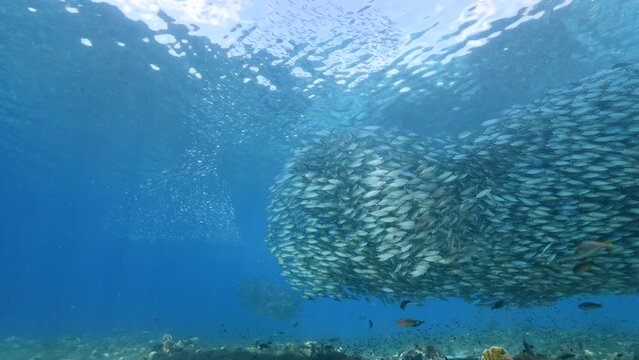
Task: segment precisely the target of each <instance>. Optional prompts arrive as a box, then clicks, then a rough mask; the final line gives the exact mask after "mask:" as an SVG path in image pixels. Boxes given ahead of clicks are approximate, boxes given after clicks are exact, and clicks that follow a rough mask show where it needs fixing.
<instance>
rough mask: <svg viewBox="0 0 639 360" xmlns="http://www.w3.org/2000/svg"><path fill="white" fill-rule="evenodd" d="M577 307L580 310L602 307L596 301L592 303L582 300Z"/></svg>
mask: <svg viewBox="0 0 639 360" xmlns="http://www.w3.org/2000/svg"><path fill="white" fill-rule="evenodd" d="M578 307H579V308H580V309H581V310H586V311H587V310H597V309H601V308H602V307H603V305H601V304H597V303H593V302H583V303H581V304H579V305H578Z"/></svg>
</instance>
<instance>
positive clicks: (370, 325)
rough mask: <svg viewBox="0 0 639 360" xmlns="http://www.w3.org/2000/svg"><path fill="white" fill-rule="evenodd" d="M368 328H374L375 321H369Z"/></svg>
mask: <svg viewBox="0 0 639 360" xmlns="http://www.w3.org/2000/svg"><path fill="white" fill-rule="evenodd" d="M368 327H369V328H372V327H373V320H371V319H368Z"/></svg>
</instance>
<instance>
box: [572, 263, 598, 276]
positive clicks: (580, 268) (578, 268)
mask: <svg viewBox="0 0 639 360" xmlns="http://www.w3.org/2000/svg"><path fill="white" fill-rule="evenodd" d="M594 265H595V262H594V261H592V260H590V261H584V262H580V263H579V264H577V265H575V267H573V268H572V272H573V273H574V274H581V273H583V272H586V271H588V270H590V269H592V267H593V266H594Z"/></svg>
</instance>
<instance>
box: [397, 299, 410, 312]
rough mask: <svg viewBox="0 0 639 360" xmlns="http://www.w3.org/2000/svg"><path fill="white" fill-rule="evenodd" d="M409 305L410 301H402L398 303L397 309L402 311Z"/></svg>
mask: <svg viewBox="0 0 639 360" xmlns="http://www.w3.org/2000/svg"><path fill="white" fill-rule="evenodd" d="M409 303H410V300H408V299H406V300H404V301H402V302H401V303H399V308H400V309H402V310H404V309H406V305H408V304H409Z"/></svg>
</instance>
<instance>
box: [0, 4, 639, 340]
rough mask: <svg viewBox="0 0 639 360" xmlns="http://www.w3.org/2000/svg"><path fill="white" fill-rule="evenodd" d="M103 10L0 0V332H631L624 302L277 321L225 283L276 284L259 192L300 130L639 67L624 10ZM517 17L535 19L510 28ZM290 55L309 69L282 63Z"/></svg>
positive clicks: (311, 313)
mask: <svg viewBox="0 0 639 360" xmlns="http://www.w3.org/2000/svg"><path fill="white" fill-rule="evenodd" d="M112 3H113V4H119V5H120V8H118V7H116V6H114V5H113V4H108V3H94V2H91V1H66V2H65V1H53V0H29V1H4V2H2V4H0V34H1V35H0V174H1V176H0V219H1V226H0V337H6V336H14V335H18V336H24V337H38V336H45V337H46V336H56V335H59V334H74V333H94V334H104V333H109V332H111V331H113V330H114V329H120V330H130V331H142V330H151V331H157V332H171V333H174V334H179V335H184V336H188V335H190V334H197V335H198V336H201V337H204V338H211V339H218V340H219V339H222V340H224V339H228V340H229V341H233V340H237V339H241V338H242V337H243V336H244V337H246V338H248V339H254V338H257V337H265V336H269V335H270V334H272V333H274V332H278V331H284V332H285V334H286V336H290V337H292V338H297V339H304V338H308V337H315V338H321V337H336V336H338V337H366V336H373V335H385V334H393V333H396V332H397V331H398V330H397V329H396V327H395V324H394V321H395V320H396V319H398V318H400V317H404V316H406V315H408V316H410V317H413V318H420V319H424V320H426V321H427V323H426V324H427V325H426V326H425V327H424V328H422V329H423V330H421V331H433V332H434V331H445V330H459V331H462V330H464V329H470V328H473V329H475V328H478V327H479V328H482V327H491V326H492V327H494V326H499V327H504V328H509V327H541V326H550V327H553V328H571V329H574V328H578V327H586V328H588V327H593V328H597V329H604V328H607V327H612V328H625V327H627V328H634V329H637V326H638V324H639V321H638V320H639V312H638V311H636V309H638V308H639V307H638V306H639V299H638V298H637V296H624V297H613V296H603V297H602V296H599V297H594V296H593V297H588V298H586V299H584V298H579V299H567V300H566V301H563V302H560V303H558V304H556V305H555V306H552V307H548V308H537V309H525V310H517V309H505V310H503V311H491V310H488V309H485V308H478V307H476V306H474V305H470V304H466V303H464V302H463V301H461V300H458V299H448V300H432V301H428V302H427V303H426V304H425V306H423V307H412V308H409V310H407V311H404V312H402V311H401V310H400V309H399V307H398V306H397V305H383V304H381V303H379V302H378V301H376V300H374V299H373V300H372V302H371V303H368V302H366V301H365V300H364V299H362V300H361V301H345V302H335V301H332V300H328V299H317V300H314V301H305V302H304V303H303V311H302V313H301V314H300V315H299V316H297V317H293V318H290V319H285V320H272V319H268V318H266V317H264V316H261V315H259V314H255V313H252V312H250V311H248V310H247V309H246V308H245V307H244V306H243V305H242V303H241V301H240V300H239V299H238V297H237V294H236V293H237V285H238V283H239V282H240V281H242V280H245V279H256V278H257V279H268V280H272V281H276V282H281V283H282V284H285V280H284V278H283V277H282V276H281V275H280V274H279V267H278V265H277V263H276V261H275V258H274V256H272V255H271V254H270V252H269V251H268V249H267V247H266V244H265V243H264V241H263V239H264V234H265V231H266V225H267V224H266V207H267V204H268V188H269V186H271V185H272V182H273V179H274V178H275V177H276V176H277V175H278V174H279V173H280V171H281V169H282V167H283V164H284V162H285V161H287V159H288V158H289V156H290V155H291V153H292V149H293V148H294V147H295V146H297V145H299V144H300V143H301V142H302V140H305V139H306V140H307V139H312V138H313V137H314V136H316V135H315V134H316V133H317V132H318V131H322V130H330V129H334V128H339V127H348V126H359V125H371V124H381V125H383V126H388V127H393V128H402V129H404V130H405V131H413V132H416V133H418V134H426V135H429V136H433V135H446V134H456V133H458V132H459V131H461V130H467V129H472V128H473V127H475V126H477V125H478V124H479V123H481V122H482V121H484V120H486V119H489V118H490V117H491V116H495V115H496V114H498V113H499V112H500V111H502V110H504V109H506V108H508V107H509V106H511V105H513V104H525V103H528V102H530V101H533V100H534V99H536V98H538V97H539V96H540V95H542V94H543V91H544V90H546V89H549V88H554V87H559V86H564V85H566V84H569V83H570V81H573V80H576V79H578V78H579V77H582V76H585V75H588V74H591V73H593V72H595V71H598V70H600V69H604V68H608V67H610V66H611V65H613V64H616V63H620V62H636V61H637V58H638V56H639V35H638V34H639V32H638V31H637V30H639V29H638V25H637V23H636V18H637V15H639V4H637V3H636V2H632V1H621V0H618V1H615V0H606V1H598V2H589V1H575V2H572V3H570V2H566V4H567V5H566V6H565V7H561V8H558V9H556V10H554V9H553V8H554V7H555V6H557V5H559V4H561V3H563V2H561V1H542V2H539V3H535V2H534V1H531V2H524V1H522V3H526V4H528V3H531V4H530V7H529V8H528V9H525V6H524V5H512V4H513V3H510V4H511V5H510V6H509V7H514V9H515V10H514V12H508V11H503V12H502V11H500V8H499V6H504V7H505V5H504V4H499V2H496V5H495V6H497V10H496V12H495V13H496V14H497V15H495V17H494V18H491V21H490V24H491V28H490V29H484V28H481V27H479V28H477V29H474V27H475V26H476V25H477V21H471V20H469V21H454V20H455V19H457V18H458V17H459V16H460V15H459V14H460V13H463V9H464V8H468V7H469V6H470V5H471V4H472V3H473V2H472V1H470V0H467V1H462V0H460V1H455V2H451V4H450V6H447V7H444V8H443V9H439V10H437V11H435V10H433V9H434V8H435V6H434V5H433V6H432V9H430V8H428V6H417V3H415V4H410V3H408V2H407V3H406V4H403V5H402V6H401V7H400V8H394V7H393V6H391V4H389V3H390V2H383V1H378V2H370V4H369V2H364V1H349V2H346V3H345V4H341V5H336V4H332V2H331V1H328V2H323V3H322V4H319V3H318V2H314V1H308V2H304V5H301V4H302V3H301V2H300V3H299V4H290V3H289V4H288V5H286V4H279V3H273V4H271V8H270V9H271V10H268V11H271V13H269V14H270V15H269V16H271V18H273V19H275V20H277V21H273V22H269V21H268V20H266V19H267V13H268V11H267V10H265V8H266V6H265V5H264V4H256V5H255V4H254V5H249V4H244V5H243V6H244V8H243V9H241V10H240V11H239V12H238V14H239V15H238V16H239V18H235V17H234V16H229V17H228V18H225V20H224V21H222V25H219V26H218V27H215V26H213V29H214V30H215V31H211V33H214V34H210V33H207V32H206V31H204V30H206V29H207V28H204V30H202V31H199V32H198V31H196V30H193V29H195V28H194V27H192V26H191V25H189V24H190V23H191V22H189V21H186V20H183V19H182V18H180V16H178V15H179V14H172V13H171V9H163V10H164V11H166V13H165V12H161V13H160V15H161V16H160V18H164V19H165V20H166V21H167V22H169V25H168V29H166V30H157V29H156V28H155V27H154V26H153V25H152V23H153V22H152V21H147V22H146V23H145V22H143V21H136V20H137V19H135V17H134V16H129V17H127V16H125V15H124V14H123V10H122V9H124V8H125V5H123V4H126V3H127V2H126V1H121V2H116V1H113V2H112ZM149 3H151V2H149ZM482 3H483V2H479V5H478V6H480V5H481V4H482ZM368 5H370V7H367V8H365V6H368ZM211 6H212V5H211ZM287 6H288V7H290V8H287ZM517 6H519V7H517ZM411 7H416V8H417V9H418V10H414V11H411ZM29 8H31V9H32V10H36V11H32V10H29ZM69 8H72V9H77V13H76V11H74V10H69ZM357 10H361V11H359V12H358V11H357ZM541 11H543V12H544V13H543V14H541V13H540V12H541ZM296 12H298V13H296ZM154 14H158V12H157V11H155V12H154ZM529 14H532V15H534V14H541V15H539V16H533V18H531V19H529V21H526V22H523V23H522V24H521V25H519V26H517V27H515V28H513V29H507V28H508V27H509V25H511V24H512V23H514V22H516V21H517V20H518V19H522V18H526V19H527V16H528V15H529ZM129 15H130V14H129ZM170 16H173V17H175V18H176V20H172V19H171V18H170ZM500 16H503V17H501V18H500ZM314 17H316V19H315V20H314ZM180 21H182V22H180ZM323 23H328V25H327V26H326V27H327V28H328V30H327V29H324V28H323V27H322V26H321V24H323ZM237 24H241V27H240V28H238V27H237ZM318 24H320V25H318ZM200 25H202V24H200ZM187 26H190V27H191V30H192V31H191V33H189V30H188V29H187ZM200 27H202V26H200ZM469 28H470V29H474V30H473V32H472V33H471V34H470V35H469V38H459V36H460V34H461V33H463V31H464V30H465V29H469ZM209 30H210V29H209ZM313 31H316V33H313ZM496 32H499V34H497V35H494V34H495V33H496ZM431 33H432V34H433V35H432V39H428V38H424V36H425V35H424V34H426V35H429V34H431ZM158 34H172V35H173V36H174V37H175V38H176V39H177V40H178V41H179V40H188V42H186V43H182V46H181V47H180V48H179V49H177V50H175V47H173V49H174V50H175V51H176V53H178V54H179V53H180V52H182V51H184V56H180V57H177V56H173V55H171V54H170V53H169V52H168V49H169V48H168V47H167V45H166V44H162V43H159V42H157V41H156V40H155V39H154V37H155V35H158ZM411 34H412V35H411ZM225 36H226V37H225ZM426 37H427V36H426ZM83 38H86V39H89V40H90V42H91V46H86V45H84V44H83V43H82V42H81V39H83ZM145 38H147V39H148V40H149V41H148V42H145V41H143V39H145ZM411 39H412V40H411ZM468 39H471V40H473V41H477V44H476V45H472V46H469V43H468V41H467V40H468ZM486 39H488V40H487V41H486V43H485V44H483V43H482V41H483V40H486ZM420 41H423V42H422V43H420ZM117 42H122V43H124V44H125V46H119V45H118V44H117ZM282 44H283V45H282ZM472 44H475V43H472ZM168 46H173V45H168ZM431 47H434V48H431ZM209 50H210V51H209ZM309 54H314V57H313V56H310V55H309ZM151 64H153V65H154V66H156V67H159V70H158V71H156V70H154V69H153V67H152V66H151ZM298 67H299V68H300V69H301V70H303V71H304V72H306V73H307V77H306V76H301V77H300V76H295V75H294V74H293V73H294V72H295V71H294V69H295V68H298ZM191 68H192V69H193V70H190V69H191ZM252 68H256V69H257V70H255V69H252ZM430 72H433V73H432V74H430V75H428V76H423V75H424V74H429V73H430ZM258 75H261V76H263V77H264V78H266V79H268V81H269V83H268V84H266V85H264V84H260V83H258ZM246 79H249V80H246ZM269 84H270V85H274V88H269V86H270V85H269ZM310 85H312V86H310ZM402 89H408V90H402ZM584 300H589V301H595V302H602V303H604V308H603V309H602V310H600V311H595V312H587V313H585V312H583V311H581V310H579V309H577V307H576V305H577V304H578V303H580V302H581V301H584ZM628 309H630V310H631V311H628ZM359 317H366V318H369V319H371V320H372V321H373V322H374V326H373V327H372V328H369V327H368V324H367V322H366V321H363V320H362V319H361V318H359ZM295 323H298V324H299V325H298V326H296V327H293V324H295ZM495 324H497V325H495Z"/></svg>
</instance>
